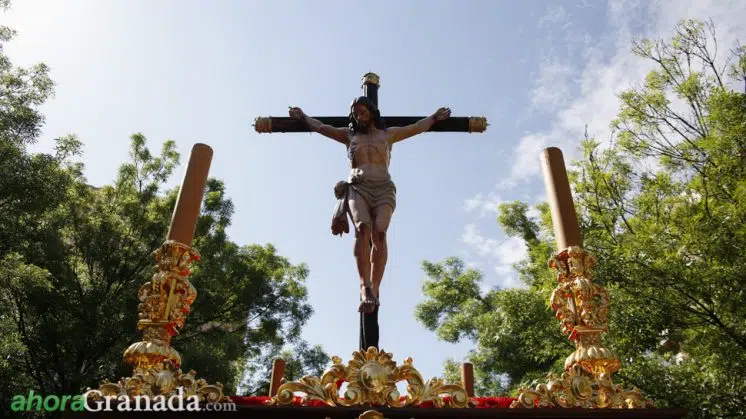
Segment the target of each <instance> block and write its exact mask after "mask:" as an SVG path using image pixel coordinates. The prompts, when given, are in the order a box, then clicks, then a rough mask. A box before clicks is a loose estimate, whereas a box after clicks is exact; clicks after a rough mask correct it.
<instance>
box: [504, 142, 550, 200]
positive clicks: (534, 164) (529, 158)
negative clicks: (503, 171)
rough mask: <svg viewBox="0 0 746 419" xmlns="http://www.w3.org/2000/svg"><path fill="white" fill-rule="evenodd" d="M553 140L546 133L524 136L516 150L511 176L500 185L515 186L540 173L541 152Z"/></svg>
mask: <svg viewBox="0 0 746 419" xmlns="http://www.w3.org/2000/svg"><path fill="white" fill-rule="evenodd" d="M551 140H552V138H551V137H549V136H547V135H546V134H545V133H536V134H528V135H525V136H523V137H522V138H521V140H520V141H519V142H518V146H517V147H516V148H515V150H514V154H515V156H514V163H513V166H512V167H511V169H510V177H509V178H508V179H506V180H504V181H503V183H502V184H501V185H498V187H501V188H505V187H513V186H515V185H516V184H518V183H521V182H522V181H525V180H527V179H528V178H531V177H533V176H535V175H537V174H539V171H540V165H539V154H541V151H542V150H543V149H544V148H546V147H547V146H548V144H549V143H550V141H551Z"/></svg>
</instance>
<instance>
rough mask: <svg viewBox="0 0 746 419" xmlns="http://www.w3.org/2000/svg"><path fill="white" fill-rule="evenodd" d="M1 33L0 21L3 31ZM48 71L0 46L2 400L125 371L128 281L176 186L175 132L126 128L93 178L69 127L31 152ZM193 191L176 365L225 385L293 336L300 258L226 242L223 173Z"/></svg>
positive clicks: (302, 304) (137, 280)
mask: <svg viewBox="0 0 746 419" xmlns="http://www.w3.org/2000/svg"><path fill="white" fill-rule="evenodd" d="M7 6H8V2H7V1H0V7H7ZM12 35H13V31H11V30H10V29H7V28H0V36H1V39H0V41H1V42H2V43H5V42H7V41H9V40H10V38H11V37H12ZM2 43H0V45H2ZM47 73H48V70H47V68H46V67H45V66H44V65H38V66H35V67H32V68H31V69H22V68H16V67H13V65H12V64H11V63H10V60H9V59H8V58H7V57H6V56H5V55H3V54H2V51H1V50H0V210H2V211H0V376H2V377H3V379H2V380H0V397H1V398H2V404H3V409H7V406H9V403H8V400H9V399H10V398H11V397H12V396H13V395H15V394H20V393H24V392H27V391H28V390H29V389H34V390H35V391H36V392H38V393H42V394H74V393H79V392H81V391H83V390H84V389H85V388H86V387H96V386H97V385H98V382H99V381H100V380H101V379H104V378H107V379H110V380H112V379H113V380H115V379H117V378H118V377H121V376H127V375H129V374H130V373H131V368H130V367H129V366H127V365H124V364H123V362H122V361H121V357H122V352H123V351H124V349H125V348H126V347H127V346H128V345H129V344H131V343H133V342H136V341H138V340H140V338H141V336H140V334H139V333H138V332H137V331H136V330H135V324H136V316H137V306H138V303H139V301H138V300H137V290H138V288H139V287H140V286H141V285H142V284H143V283H144V282H146V281H147V280H149V279H150V277H151V276H152V274H153V273H154V270H153V265H154V260H153V258H152V252H153V251H154V250H156V249H157V248H159V247H160V245H161V244H162V242H163V241H164V238H165V235H166V231H167V229H168V225H169V221H170V216H171V213H172V212H173V207H174V205H175V202H176V197H177V195H178V189H166V187H165V185H166V184H167V182H168V181H169V180H170V179H171V177H172V176H173V175H174V172H175V171H176V170H177V168H178V167H179V163H180V156H179V154H178V153H177V152H176V149H175V146H174V143H173V142H172V141H166V142H164V143H163V145H162V148H161V151H160V153H152V152H151V151H150V149H149V148H148V147H147V140H146V138H145V137H144V136H143V135H141V134H135V135H133V136H132V139H131V150H130V158H129V160H128V161H127V162H125V163H124V164H123V165H122V166H121V167H120V169H119V172H118V174H117V176H116V179H115V180H114V182H113V183H112V184H110V185H104V186H101V187H93V186H90V185H89V184H88V182H87V181H86V179H85V178H84V176H83V170H84V167H83V165H82V164H81V163H79V162H76V159H79V158H80V149H81V143H80V141H79V140H77V139H76V138H75V137H74V136H65V137H62V138H60V139H58V140H57V148H56V151H55V153H54V154H51V155H50V154H44V153H36V154H34V153H30V152H29V151H28V145H29V144H32V143H33V142H35V141H36V140H37V139H38V136H39V133H40V132H41V127H42V125H43V121H44V118H43V115H42V114H41V113H40V112H39V110H38V107H39V106H40V105H41V104H42V103H43V102H44V101H45V100H46V99H47V98H49V97H50V96H51V95H52V92H53V89H52V87H53V84H52V82H51V80H50V79H49V76H48V74H47ZM203 202H204V203H203V208H202V213H201V215H200V217H199V220H198V224H197V229H196V233H195V238H194V242H193V245H194V246H195V247H196V248H197V249H198V250H199V251H200V253H201V254H202V256H203V260H202V261H201V262H199V263H197V264H196V266H195V268H194V269H193V275H192V276H191V277H190V280H191V281H192V283H193V284H194V285H195V287H196V288H197V291H198V296H197V300H196V301H195V303H194V304H193V305H192V312H191V313H190V316H189V318H188V320H187V324H186V327H185V328H184V329H183V330H182V331H181V334H180V335H178V336H177V337H175V338H174V340H173V345H174V347H175V348H176V349H177V350H178V351H179V352H180V353H181V354H182V360H183V363H184V365H185V367H186V368H190V369H194V370H196V371H197V372H198V375H199V377H201V378H206V379H207V380H208V381H210V382H216V381H220V382H222V383H223V384H224V385H225V387H226V392H227V393H229V394H231V393H233V392H235V390H236V388H237V386H238V384H239V383H240V380H241V377H242V376H243V375H244V374H245V373H246V372H247V371H248V370H250V369H251V368H254V367H253V363H256V362H258V361H261V360H262V359H261V354H262V351H263V349H264V348H265V347H267V346H270V347H282V346H284V345H301V346H302V345H303V342H302V341H301V340H300V330H301V328H302V326H303V324H304V323H305V322H306V320H307V319H308V318H309V317H310V315H311V314H312V309H311V307H310V305H309V304H308V303H307V291H306V287H305V279H306V277H307V275H308V268H307V267H306V266H305V265H304V264H298V265H295V264H292V263H291V262H290V261H289V260H287V259H286V258H284V257H282V256H280V255H278V254H277V250H276V249H275V248H274V247H273V246H271V245H266V246H260V245H238V244H236V243H234V242H232V241H230V240H229V238H228V236H227V233H226V229H227V228H228V227H229V225H230V222H231V217H232V215H233V204H232V202H231V201H230V199H229V198H228V197H227V195H226V190H225V186H224V184H223V183H222V182H221V181H219V180H217V179H212V178H211V179H209V180H208V183H207V187H206V191H205V194H204V201H203ZM312 352H313V355H314V356H315V357H317V358H319V359H320V358H321V357H322V355H323V351H322V350H321V349H320V348H314V350H313V351H312ZM3 413H9V412H7V411H4V412H3Z"/></svg>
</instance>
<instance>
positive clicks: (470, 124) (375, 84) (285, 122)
mask: <svg viewBox="0 0 746 419" xmlns="http://www.w3.org/2000/svg"><path fill="white" fill-rule="evenodd" d="M379 81H380V78H379V77H378V76H377V75H376V74H373V73H368V74H366V75H365V76H363V86H362V88H363V94H364V95H365V96H366V97H368V98H369V99H371V100H372V101H373V103H375V104H376V106H377V105H378V88H379V87H380V85H379ZM312 118H314V119H317V120H319V121H320V122H321V123H323V124H326V125H331V126H333V127H337V128H343V127H346V126H348V124H349V123H350V119H349V117H348V116H313V117H312ZM382 118H383V120H384V121H385V122H386V126H387V127H404V126H407V125H409V124H414V123H415V122H417V121H419V120H421V119H423V118H425V116H383V117H382ZM488 125H489V124H488V123H487V118H485V117H483V116H452V117H450V118H448V119H446V120H445V121H439V122H436V123H435V124H433V126H432V128H430V130H429V131H428V132H469V133H481V132H484V131H485V130H486V129H487V126H488ZM254 130H255V131H256V132H258V133H273V132H310V130H309V129H308V127H307V126H306V124H305V123H303V122H302V121H298V120H295V119H293V118H290V117H287V116H286V117H277V116H269V117H258V118H256V119H255V120H254Z"/></svg>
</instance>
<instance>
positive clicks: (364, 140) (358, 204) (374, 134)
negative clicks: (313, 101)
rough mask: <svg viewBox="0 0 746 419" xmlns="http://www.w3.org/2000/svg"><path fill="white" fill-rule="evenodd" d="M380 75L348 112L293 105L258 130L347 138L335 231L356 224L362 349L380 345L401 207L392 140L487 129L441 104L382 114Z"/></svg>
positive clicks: (366, 80)
mask: <svg viewBox="0 0 746 419" xmlns="http://www.w3.org/2000/svg"><path fill="white" fill-rule="evenodd" d="M379 87H380V77H378V75H376V74H374V73H367V74H365V75H364V76H363V85H362V88H363V96H361V97H358V98H357V99H355V100H354V101H353V102H352V104H351V105H350V113H349V115H348V116H321V117H310V116H308V115H306V114H305V113H304V112H303V111H302V110H301V109H300V108H297V107H290V110H289V116H287V117H258V118H256V119H255V120H254V129H255V130H256V132H258V133H273V132H317V133H319V134H321V135H323V136H325V137H329V138H331V139H333V140H335V141H338V142H340V143H342V144H344V145H345V146H346V147H347V154H348V157H349V160H350V166H351V172H350V176H349V177H348V179H347V180H345V181H340V182H338V183H337V184H336V185H335V187H334V194H335V196H336V197H337V207H336V208H335V211H334V216H333V217H332V234H335V235H337V234H338V235H342V234H343V233H347V232H349V224H348V221H347V218H348V216H349V218H350V219H352V221H353V224H354V228H355V247H354V254H355V259H356V261H357V268H358V273H359V276H360V306H359V310H358V311H359V312H360V350H361V351H365V350H367V349H368V348H369V347H371V346H373V347H376V348H378V334H379V333H378V332H379V328H378V308H379V306H380V300H379V297H380V296H379V289H380V285H381V281H382V280H383V272H384V268H385V266H386V260H387V259H388V245H387V243H386V231H387V230H388V227H389V223H390V222H391V217H392V215H393V212H394V209H395V207H396V186H395V185H394V182H393V181H392V179H391V176H390V175H389V171H388V166H389V162H390V161H391V150H392V148H393V145H394V144H395V143H397V142H399V141H402V140H405V139H407V138H410V137H412V136H415V135H417V134H421V133H424V132H428V131H430V132H433V131H435V132H468V133H482V132H484V131H485V130H486V129H487V125H488V124H487V119H486V118H485V117H451V110H450V109H448V108H440V109H438V110H437V111H436V112H435V113H433V114H432V115H430V116H387V117H381V113H380V111H379V110H378V88H379Z"/></svg>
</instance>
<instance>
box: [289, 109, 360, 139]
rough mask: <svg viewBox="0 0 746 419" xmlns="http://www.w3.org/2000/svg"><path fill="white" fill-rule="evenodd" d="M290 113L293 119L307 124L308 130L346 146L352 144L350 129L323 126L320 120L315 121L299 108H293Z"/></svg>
mask: <svg viewBox="0 0 746 419" xmlns="http://www.w3.org/2000/svg"><path fill="white" fill-rule="evenodd" d="M288 113H289V114H290V117H291V118H293V119H297V120H299V121H303V122H305V123H306V124H307V125H308V128H310V129H311V131H313V132H318V133H319V134H321V135H323V136H325V137H328V138H331V139H332V140H335V141H339V142H340V143H342V144H345V145H346V144H348V143H349V142H350V141H349V133H350V130H349V128H337V127H333V126H331V125H326V124H323V123H322V122H321V121H319V120H318V119H313V118H311V117H310V116H308V115H306V114H305V113H303V110H302V109H301V108H298V107H291V108H290V110H289V111H288Z"/></svg>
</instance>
